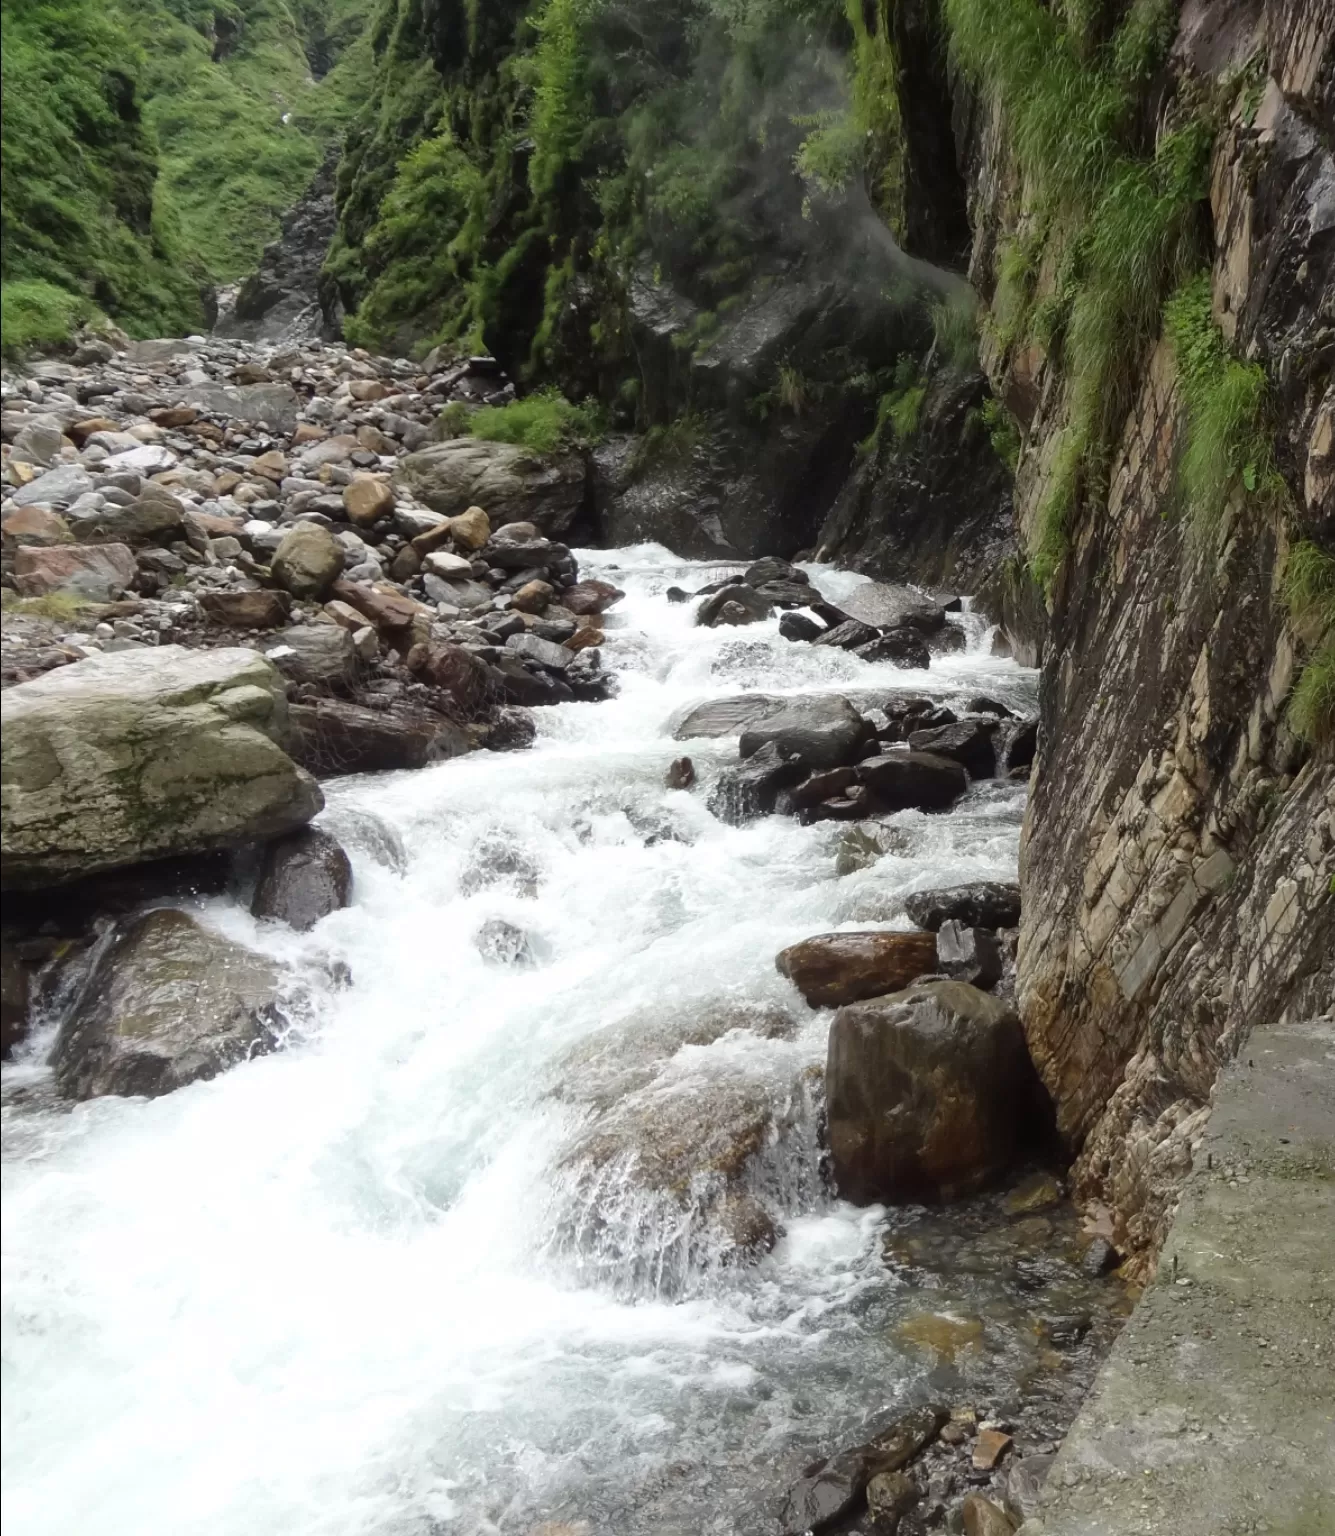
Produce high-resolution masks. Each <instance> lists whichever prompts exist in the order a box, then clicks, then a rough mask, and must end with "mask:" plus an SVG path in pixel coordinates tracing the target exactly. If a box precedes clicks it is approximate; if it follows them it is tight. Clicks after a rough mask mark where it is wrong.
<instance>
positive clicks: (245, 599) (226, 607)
mask: <svg viewBox="0 0 1335 1536" xmlns="http://www.w3.org/2000/svg"><path fill="white" fill-rule="evenodd" d="M199 606H200V610H201V611H202V612H203V613H204V614H205V615H206V616H207V617H208V618H210V619H212V621H213V622H214V623H215V624H222V625H224V626H226V627H227V628H228V629H277V628H278V627H279V626H280V625H282V624H286V623H287V617H288V614H289V613H290V612H291V611H292V599H291V597H290V596H289V594H288V593H286V592H272V591H264V590H260V589H258V588H257V589H252V590H249V591H244V592H201V593H200V594H199Z"/></svg>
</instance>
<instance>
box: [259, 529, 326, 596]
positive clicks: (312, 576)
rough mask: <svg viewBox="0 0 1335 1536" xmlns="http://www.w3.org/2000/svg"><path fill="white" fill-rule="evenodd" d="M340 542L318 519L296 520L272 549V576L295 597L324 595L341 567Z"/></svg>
mask: <svg viewBox="0 0 1335 1536" xmlns="http://www.w3.org/2000/svg"><path fill="white" fill-rule="evenodd" d="M343 561H344V554H343V546H342V545H341V544H340V543H339V542H338V540H337V539H335V537H334V536H333V534H332V533H330V532H329V530H328V529H327V528H321V527H320V525H319V524H318V523H297V524H295V525H294V526H293V527H292V528H291V530H290V531H289V532H287V533H285V534H284V535H283V542H282V543H281V544H280V545H279V546H278V548H277V550H276V551H275V553H274V557H273V565H272V567H271V569H272V571H273V579H274V580H275V581H276V582H277V583H278V585H279V586H280V587H283V588H285V589H286V590H287V591H288V592H290V593H291V594H292V596H293V597H296V598H324V597H327V596H328V595H329V592H330V589H331V588H332V587H333V585H334V583H335V581H337V580H338V577H339V574H340V573H341V572H342V570H343Z"/></svg>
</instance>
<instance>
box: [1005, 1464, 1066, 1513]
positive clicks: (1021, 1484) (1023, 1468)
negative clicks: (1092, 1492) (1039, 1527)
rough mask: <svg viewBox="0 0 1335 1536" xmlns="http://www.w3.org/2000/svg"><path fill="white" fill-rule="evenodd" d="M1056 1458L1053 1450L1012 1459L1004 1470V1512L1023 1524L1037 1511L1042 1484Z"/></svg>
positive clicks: (1045, 1480) (1046, 1478)
mask: <svg viewBox="0 0 1335 1536" xmlns="http://www.w3.org/2000/svg"><path fill="white" fill-rule="evenodd" d="M1056 1459H1057V1457H1056V1454H1055V1453H1053V1452H1043V1453H1042V1454H1040V1455H1035V1456H1021V1457H1018V1458H1014V1459H1012V1461H1011V1463H1010V1467H1009V1468H1008V1470H1007V1472H1006V1513H1007V1514H1008V1515H1010V1516H1011V1518H1012V1519H1013V1520H1018V1521H1019V1522H1020V1523H1021V1524H1023V1523H1024V1522H1025V1521H1026V1520H1029V1519H1031V1518H1033V1517H1034V1516H1035V1515H1037V1514H1038V1513H1039V1500H1040V1498H1041V1497H1042V1494H1043V1485H1044V1483H1046V1482H1047V1480H1048V1474H1049V1473H1050V1472H1051V1471H1052V1464H1053V1462H1054V1461H1056Z"/></svg>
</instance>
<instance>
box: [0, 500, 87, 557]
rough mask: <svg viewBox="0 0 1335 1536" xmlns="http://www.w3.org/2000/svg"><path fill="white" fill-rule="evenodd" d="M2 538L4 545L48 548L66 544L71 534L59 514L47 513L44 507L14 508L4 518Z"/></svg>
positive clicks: (71, 536) (67, 525)
mask: <svg viewBox="0 0 1335 1536" xmlns="http://www.w3.org/2000/svg"><path fill="white" fill-rule="evenodd" d="M4 538H5V543H6V545H17V544H26V545H28V546H29V547H30V548H50V547H51V546H52V545H54V544H68V543H69V542H70V540H71V539H72V538H73V534H71V533H70V528H69V524H68V523H67V522H66V521H65V519H64V518H63V517H61V515H60V513H59V512H48V511H47V509H46V508H45V507H16V508H15V509H14V511H12V512H11V513H10V514H9V516H8V517H6V518H5V521H4Z"/></svg>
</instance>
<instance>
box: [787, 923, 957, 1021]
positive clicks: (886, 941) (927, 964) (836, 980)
mask: <svg viewBox="0 0 1335 1536" xmlns="http://www.w3.org/2000/svg"><path fill="white" fill-rule="evenodd" d="M774 963H775V965H776V966H778V968H779V973H780V974H781V975H783V976H787V977H788V978H789V980H790V981H791V982H792V983H793V985H794V986H795V987H796V988H797V990H798V991H799V992H800V993H801V994H802V996H803V997H804V998H806V1000H807V1002H808V1003H810V1005H811V1006H812V1007H813V1008H837V1007H839V1006H840V1005H841V1004H843V1003H856V1002H860V1001H861V1000H862V999H863V998H867V997H884V996H885V994H886V993H887V992H898V991H900V990H902V989H903V988H904V987H907V986H908V985H909V984H910V983H911V982H914V981H916V980H917V979H918V977H919V976H925V975H927V973H928V972H929V971H933V970H935V969H936V939H935V938H934V936H933V935H932V934H930V933H892V932H884V933H822V934H818V935H817V936H816V937H815V938H812V939H804V940H803V941H802V942H801V943H800V944H792V945H790V946H789V947H788V948H787V949H785V950H781V951H780V952H779V955H778V957H777V958H776V960H775V962H774Z"/></svg>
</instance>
